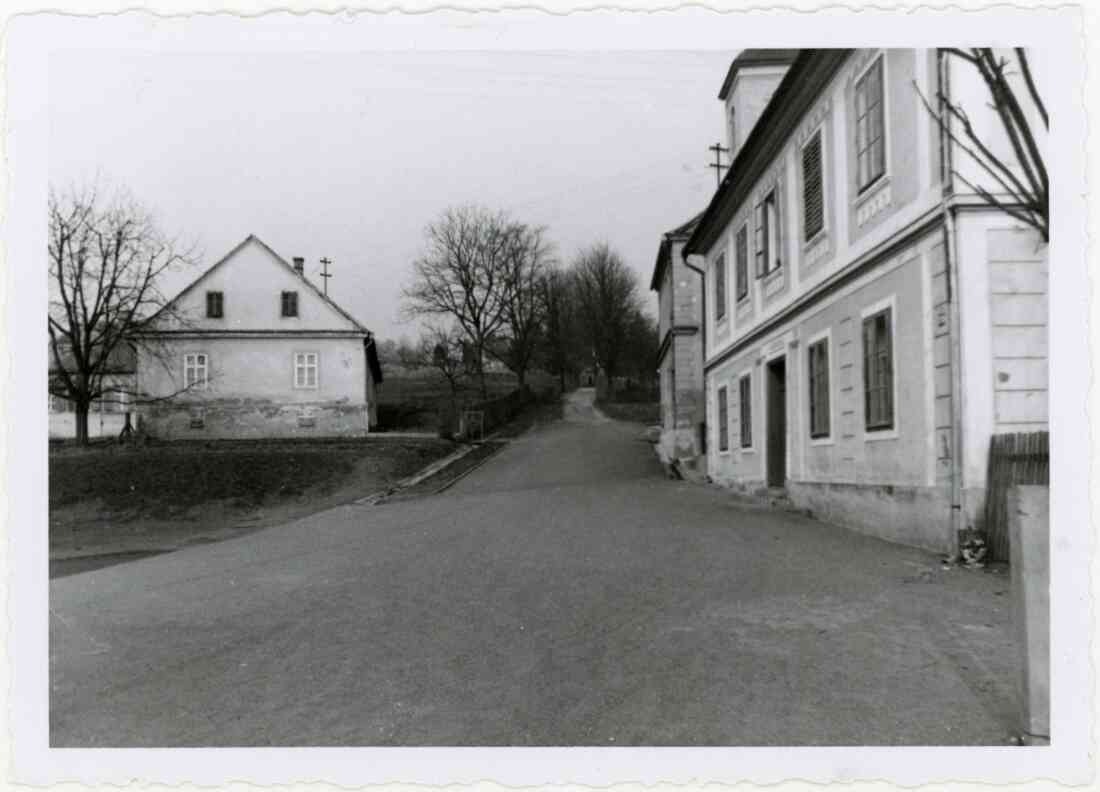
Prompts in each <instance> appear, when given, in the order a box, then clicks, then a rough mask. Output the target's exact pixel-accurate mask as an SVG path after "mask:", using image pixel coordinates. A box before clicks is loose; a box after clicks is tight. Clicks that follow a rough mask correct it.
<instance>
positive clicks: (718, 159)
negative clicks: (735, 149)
mask: <svg viewBox="0 0 1100 792" xmlns="http://www.w3.org/2000/svg"><path fill="white" fill-rule="evenodd" d="M707 150H708V151H713V152H714V162H712V163H711V164H710V165H707V167H708V168H714V179H715V182H714V188H715V189H718V188H719V187H720V186H722V168H725V167H728V166H727V165H723V164H722V155H723V154H729V152H730V150H729V149H728V148H726V147H725V146H723V145H722V144H721V143H715V144H714V145H713V146H707Z"/></svg>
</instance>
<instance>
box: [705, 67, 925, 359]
mask: <svg viewBox="0 0 1100 792" xmlns="http://www.w3.org/2000/svg"><path fill="white" fill-rule="evenodd" d="M880 58H881V59H882V61H883V63H884V92H885V96H886V99H885V101H886V108H885V113H884V116H885V123H886V136H887V163H888V166H887V173H886V174H885V176H884V177H883V178H882V179H880V180H879V181H878V182H877V183H876V185H875V186H874V189H871V190H868V191H865V192H864V193H863V194H858V192H857V190H856V189H855V187H854V184H855V175H854V150H855V105H854V86H855V83H856V81H857V80H858V79H859V77H860V76H861V75H862V74H863V73H864V71H865V70H866V69H867V68H868V67H869V66H871V65H872V64H873V63H874V62H875V61H876V60H877V59H880ZM930 59H931V60H930ZM934 76H935V71H934V53H933V55H930V54H929V51H927V50H880V49H867V50H857V51H856V53H854V54H853V55H852V56H851V57H850V58H849V60H848V61H847V62H846V63H845V64H844V65H843V66H842V67H841V68H840V70H839V71H838V72H837V74H836V75H835V76H834V77H833V79H832V80H831V81H830V83H829V85H828V86H827V88H826V90H824V91H823V92H822V95H821V97H820V98H819V99H818V101H816V102H815V103H814V104H813V105H812V106H811V107H810V108H808V109H807V111H806V113H805V114H804V115H803V118H802V119H801V121H800V122H799V123H798V124H797V125H795V126H793V127H792V129H791V130H790V133H789V137H788V140H787V141H786V143H785V145H784V147H783V149H782V150H781V152H780V153H779V155H777V157H776V158H775V160H774V161H773V162H772V164H771V166H770V167H769V168H768V169H767V170H766V171H765V172H764V174H763V175H762V176H761V177H760V179H759V180H758V182H757V183H755V184H754V185H753V187H752V189H751V191H750V194H749V198H748V199H747V200H746V201H745V203H744V204H743V205H742V206H741V207H739V208H738V209H737V211H736V212H735V214H734V216H733V219H732V220H731V222H730V223H729V224H728V225H727V227H726V228H725V229H724V232H723V234H722V235H721V237H719V239H718V241H717V242H716V243H715V244H714V245H713V246H712V247H711V249H710V250H708V251H706V253H705V256H704V260H705V262H706V265H705V266H706V269H707V285H708V288H707V300H708V305H707V318H708V326H707V349H706V356H707V359H708V360H709V359H713V358H714V357H716V356H717V355H720V354H721V353H722V352H723V351H724V350H726V349H727V348H728V347H729V346H730V345H732V344H733V343H735V342H736V341H737V339H739V338H741V337H743V336H744V335H745V334H746V333H748V332H751V331H752V330H753V329H754V328H756V327H758V326H759V325H760V324H762V323H764V322H767V321H768V320H770V319H771V318H772V317H773V316H775V315H776V314H777V313H779V312H781V311H783V310H784V309H786V308H787V307H788V306H789V305H790V304H791V303H792V302H793V301H794V300H796V299H798V298H799V297H800V296H802V295H803V294H805V292H806V291H808V290H810V289H813V288H814V287H816V286H818V285H819V284H821V283H822V282H823V281H826V280H828V279H829V278H831V277H832V276H834V275H836V274H837V273H838V272H839V271H841V270H843V269H844V268H845V267H847V266H848V265H849V264H851V263H852V262H854V261H856V260H858V259H859V258H860V257H862V256H865V255H866V254H867V253H869V252H871V251H873V250H874V249H875V248H877V247H879V246H881V245H882V244H883V243H884V242H886V241H888V240H889V239H891V238H893V237H895V236H897V235H898V234H899V233H900V232H901V231H903V230H904V229H905V228H906V227H907V226H910V225H912V224H913V223H914V222H915V221H916V220H918V219H919V218H921V217H924V216H926V215H927V214H928V213H930V212H934V211H936V209H937V208H938V206H939V204H940V200H941V194H940V192H941V190H940V185H939V184H938V182H937V181H936V180H935V179H933V171H934V170H936V171H938V165H935V164H934V163H935V161H936V160H935V157H936V156H938V155H936V154H935V153H934V152H933V148H936V149H938V146H939V140H938V137H937V136H936V135H935V134H933V129H932V126H930V125H929V124H928V123H925V119H923V118H922V116H921V113H926V111H925V110H924V109H923V106H922V105H920V104H919V102H920V99H919V94H918V91H921V92H924V93H925V94H926V95H927V94H928V93H929V92H930V91H933V92H934V88H935V86H934V84H933V83H932V82H931V80H932V79H933V78H934ZM819 129H820V130H821V131H822V134H823V141H822V142H823V150H822V159H823V171H824V191H825V206H824V210H825V229H824V231H823V233H821V234H819V235H818V236H816V237H814V238H813V239H812V240H806V239H805V235H804V233H803V207H802V174H801V168H802V163H801V152H802V146H803V145H804V144H805V142H806V141H807V140H808V139H809V137H810V135H812V134H813V133H814V132H815V131H816V130H819ZM771 186H778V188H779V190H778V194H779V196H780V203H781V206H780V211H779V219H780V223H781V226H782V230H781V232H780V240H779V241H780V245H781V247H782V251H783V258H782V261H783V265H782V267H781V269H780V271H779V272H778V273H775V274H774V275H770V276H768V277H767V278H757V277H755V258H754V252H755V250H754V243H755V240H754V239H753V233H752V231H753V229H752V209H753V206H754V205H755V203H756V202H758V201H759V200H760V199H761V198H762V197H763V195H764V194H765V192H766V191H767V190H768V189H770V187H771ZM745 224H748V229H749V295H748V297H747V298H746V299H745V300H744V301H743V303H741V304H734V305H732V306H731V310H729V311H727V312H726V316H727V319H726V320H724V321H722V322H716V321H715V316H716V314H715V311H714V308H715V306H714V304H713V301H714V297H713V288H712V283H713V279H714V275H713V270H714V264H715V261H716V260H717V258H718V256H719V254H721V253H723V252H724V253H725V255H726V259H727V262H729V264H728V266H729V269H730V274H731V279H730V288H729V289H728V293H729V294H730V295H734V294H735V286H734V282H733V277H732V275H733V272H734V268H735V258H734V254H735V250H734V244H735V235H736V232H737V230H738V229H739V228H741V227H742V226H743V225H745ZM735 301H736V297H735V296H731V303H733V302H735ZM731 316H732V317H733V318H732V319H730V318H728V317H731Z"/></svg>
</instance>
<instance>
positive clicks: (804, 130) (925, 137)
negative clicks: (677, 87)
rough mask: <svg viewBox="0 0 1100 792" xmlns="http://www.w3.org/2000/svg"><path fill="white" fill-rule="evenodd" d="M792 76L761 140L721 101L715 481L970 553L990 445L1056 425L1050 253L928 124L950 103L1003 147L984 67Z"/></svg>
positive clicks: (852, 58)
mask: <svg viewBox="0 0 1100 792" xmlns="http://www.w3.org/2000/svg"><path fill="white" fill-rule="evenodd" d="M779 68H783V71H782V74H781V75H780V77H779V78H778V79H777V80H776V84H775V88H774V94H773V95H771V96H770V99H769V100H768V102H767V104H766V105H765V106H764V107H763V109H762V111H761V112H760V114H759V117H758V118H751V117H750V119H749V123H750V124H751V127H750V128H748V129H746V128H745V126H744V125H738V122H739V120H740V118H741V116H740V114H739V113H738V111H737V108H739V107H742V106H743V105H744V106H752V103H751V102H742V101H741V99H740V98H739V97H738V91H739V90H740V86H739V85H738V84H737V81H736V80H734V81H732V84H728V85H725V86H724V87H723V92H724V94H725V96H724V97H723V98H724V100H725V112H726V114H727V118H728V117H729V115H730V108H733V117H734V119H735V121H734V124H733V131H732V132H731V141H732V144H731V148H733V160H732V164H731V168H730V172H729V173H728V174H727V175H726V178H725V179H724V181H723V182H722V184H721V187H720V188H719V190H718V192H717V193H716V194H715V196H714V199H713V200H712V201H711V203H710V205H709V206H708V208H707V209H706V211H705V212H704V214H703V216H702V218H701V219H700V220H699V222H698V223H697V225H696V227H695V229H694V231H693V232H692V234H691V238H690V239H689V240H688V241H687V243H686V244H685V245H684V250H683V254H684V255H685V256H687V257H689V260H699V261H701V262H702V268H703V269H704V271H705V274H706V281H705V322H704V334H703V335H704V337H705V348H704V353H703V355H704V364H703V369H704V379H705V386H704V387H705V391H706V416H707V430H708V432H709V438H708V442H707V469H708V474H709V475H710V477H711V478H712V479H713V480H715V481H717V482H719V483H722V484H725V485H729V486H733V487H737V488H743V489H746V490H752V491H760V490H764V489H765V488H766V489H768V490H770V491H772V492H773V493H780V492H782V493H785V494H786V496H787V497H789V499H790V500H791V501H792V502H793V503H794V504H795V505H796V506H797V507H800V508H806V509H810V510H812V511H813V512H814V513H815V514H818V515H820V516H822V517H824V518H825V519H828V520H831V521H834V522H838V523H841V524H845V525H849V526H852V527H854V528H857V529H859V530H863V531H865V532H868V533H871V534H874V535H877V536H880V537H883V538H886V539H890V540H894V541H898V542H903V543H906V544H912V545H917V546H921V547H925V548H929V549H933V550H937V551H943V552H952V551H953V550H954V549H955V545H956V541H957V535H958V533H957V532H958V531H959V530H961V529H964V528H967V527H980V523H981V515H982V507H983V503H984V495H985V483H986V482H985V478H986V465H987V459H988V448H989V442H990V437H991V436H992V435H993V434H994V433H997V432H1009V431H1025V430H1036V429H1045V428H1046V426H1047V398H1046V394H1047V361H1046V358H1047V347H1046V324H1047V301H1046V290H1047V288H1046V283H1047V277H1046V274H1047V247H1046V245H1045V244H1044V243H1042V241H1041V239H1040V237H1039V235H1038V234H1037V233H1036V232H1035V231H1033V230H1032V229H1030V228H1029V227H1028V226H1026V225H1024V224H1022V223H1020V222H1018V221H1017V220H1015V219H1014V218H1013V217H1011V216H1009V215H1008V214H1006V213H1004V212H1003V211H999V210H996V209H993V208H991V207H990V206H989V205H987V204H986V203H985V202H984V201H983V200H981V199H980V198H979V197H978V196H977V195H974V194H973V193H972V192H971V191H970V190H969V188H968V187H967V186H966V183H965V182H964V181H962V179H961V178H960V177H959V174H962V175H963V177H964V178H966V179H967V180H968V181H971V182H972V183H981V174H980V173H976V172H975V171H976V166H974V165H972V164H970V163H968V162H966V158H965V155H964V153H963V152H960V151H959V150H958V147H957V146H956V145H953V144H952V142H951V140H950V138H949V137H948V136H947V135H945V134H943V133H942V131H941V129H940V126H939V124H938V122H937V121H936V120H935V119H934V118H933V116H932V115H931V114H930V112H929V111H928V110H927V109H926V107H925V106H924V104H923V103H922V99H921V96H922V95H923V96H924V97H928V98H933V97H935V96H936V94H937V92H938V91H943V92H944V93H945V94H946V95H948V96H950V97H952V98H953V99H955V100H957V101H960V102H961V103H963V104H964V105H965V106H966V107H967V108H968V111H969V112H971V113H972V119H973V122H974V123H975V124H977V125H980V128H981V129H982V130H983V133H984V134H987V135H988V139H989V140H991V141H992V143H991V145H994V146H998V145H1000V143H999V142H998V141H997V134H996V132H997V127H996V123H995V120H994V119H993V118H991V117H987V116H992V115H993V111H992V110H990V109H989V108H988V107H987V103H988V101H989V100H988V96H987V94H986V89H985V85H984V83H982V82H981V80H980V77H978V75H977V73H976V72H974V71H973V70H972V69H971V67H970V66H969V65H967V64H965V63H962V62H959V61H958V60H957V59H955V58H952V57H950V56H948V55H947V54H946V53H943V52H941V51H938V50H934V49H929V50H911V49H906V50H879V49H865V50H843V49H829V50H802V51H801V52H799V54H798V55H797V57H796V58H794V59H793V60H792V61H791V62H790V65H789V68H788V67H779ZM729 82H731V81H729V80H727V83H729ZM754 90H755V87H754ZM1037 128H1039V129H1041V128H1042V127H1038V126H1037ZM1003 153H1004V154H1005V155H1006V156H1008V155H1009V154H1010V151H1007V150H1005V151H1004V152H1003ZM692 257H694V259H693V258H692Z"/></svg>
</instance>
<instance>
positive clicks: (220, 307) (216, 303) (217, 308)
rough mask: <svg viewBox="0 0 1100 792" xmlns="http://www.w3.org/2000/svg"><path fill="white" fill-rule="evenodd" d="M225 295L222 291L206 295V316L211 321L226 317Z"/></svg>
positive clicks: (210, 292)
mask: <svg viewBox="0 0 1100 792" xmlns="http://www.w3.org/2000/svg"><path fill="white" fill-rule="evenodd" d="M224 309H225V299H224V294H223V293H222V292H220V291H208V292H207V293H206V316H207V318H209V319H221V318H222V317H223V316H225V310H224Z"/></svg>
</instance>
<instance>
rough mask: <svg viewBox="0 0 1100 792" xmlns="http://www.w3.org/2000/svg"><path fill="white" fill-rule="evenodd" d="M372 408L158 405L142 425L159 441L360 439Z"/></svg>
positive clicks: (340, 404) (229, 402)
mask: <svg viewBox="0 0 1100 792" xmlns="http://www.w3.org/2000/svg"><path fill="white" fill-rule="evenodd" d="M368 414H369V411H368V408H367V405H366V404H362V403H360V404H354V403H352V402H351V401H349V400H342V401H326V402H302V403H294V404H286V403H280V402H276V401H273V400H269V399H211V400H209V401H204V402H201V403H172V404H165V405H156V406H153V407H150V408H147V409H145V410H144V411H143V412H142V414H141V426H142V427H143V429H144V431H145V432H146V433H147V434H149V435H150V436H151V437H156V438H158V439H161V440H193V439H203V438H210V439H215V438H222V439H246V438H264V437H362V436H364V435H366V434H367V433H368V428H367V427H368V423H367V422H368Z"/></svg>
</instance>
